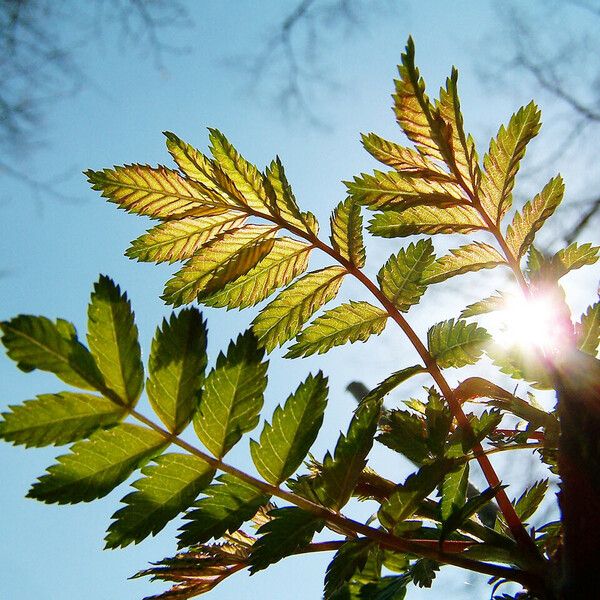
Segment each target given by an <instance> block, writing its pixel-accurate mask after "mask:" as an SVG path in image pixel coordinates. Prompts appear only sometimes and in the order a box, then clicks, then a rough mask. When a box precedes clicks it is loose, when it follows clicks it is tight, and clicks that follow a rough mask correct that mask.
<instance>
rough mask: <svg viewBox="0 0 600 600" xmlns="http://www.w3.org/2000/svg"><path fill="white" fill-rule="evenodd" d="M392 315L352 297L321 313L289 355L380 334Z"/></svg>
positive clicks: (363, 339)
mask: <svg viewBox="0 0 600 600" xmlns="http://www.w3.org/2000/svg"><path fill="white" fill-rule="evenodd" d="M388 316H389V315H388V313H387V312H385V311H384V310H382V309H380V308H377V307H375V306H373V305H372V304H369V303H368V302H354V301H352V300H351V301H350V302H349V303H347V304H342V305H340V306H337V307H336V308H332V309H331V310H328V311H327V312H325V313H324V314H322V315H321V316H320V317H317V318H316V319H315V320H314V322H313V323H311V324H310V325H309V326H308V327H307V328H306V329H304V330H303V331H302V332H301V333H300V335H298V338H297V340H298V341H297V342H296V343H295V344H294V345H293V346H292V347H291V348H290V349H289V350H288V353H287V354H286V355H285V356H286V358H297V357H299V356H309V355H311V354H315V353H317V354H323V353H324V352H327V351H328V350H330V349H331V348H333V347H334V346H340V345H342V344H345V343H346V342H356V341H357V340H360V341H362V342H364V341H366V340H367V339H368V338H369V337H370V336H371V335H373V334H376V335H379V334H380V333H381V332H382V331H383V329H384V327H385V323H386V321H387V318H388Z"/></svg>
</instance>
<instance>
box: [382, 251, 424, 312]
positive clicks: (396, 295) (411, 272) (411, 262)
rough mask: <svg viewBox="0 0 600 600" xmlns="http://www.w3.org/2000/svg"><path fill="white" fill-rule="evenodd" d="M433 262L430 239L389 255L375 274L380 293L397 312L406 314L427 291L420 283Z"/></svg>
mask: <svg viewBox="0 0 600 600" xmlns="http://www.w3.org/2000/svg"><path fill="white" fill-rule="evenodd" d="M434 259H435V256H434V254H433V244H432V243H431V240H429V239H425V240H419V241H418V242H417V243H416V244H410V245H409V246H408V247H407V248H402V249H401V250H400V252H398V254H395V255H393V256H391V257H390V258H389V259H388V261H387V262H386V263H385V264H384V265H383V267H382V268H381V270H380V271H379V273H378V274H377V281H378V282H379V287H380V288H381V291H382V292H383V293H384V294H385V296H386V297H387V298H388V299H389V300H391V301H392V302H393V304H394V306H395V307H396V308H398V309H399V310H400V311H402V312H407V311H408V309H409V308H410V307H411V306H413V305H414V304H418V303H419V300H420V299H421V296H422V295H423V294H424V293H425V290H426V289H427V286H426V285H424V284H423V282H422V280H423V273H424V272H426V271H427V269H428V268H430V267H431V264H432V263H433V261H434Z"/></svg>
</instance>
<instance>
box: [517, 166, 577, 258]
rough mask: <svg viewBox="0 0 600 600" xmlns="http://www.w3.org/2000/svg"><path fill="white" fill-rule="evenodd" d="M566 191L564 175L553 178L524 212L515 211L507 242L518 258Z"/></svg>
mask: <svg viewBox="0 0 600 600" xmlns="http://www.w3.org/2000/svg"><path fill="white" fill-rule="evenodd" d="M564 192H565V184H564V183H563V180H562V177H561V176H560V175H557V176H556V177H554V178H553V179H551V180H550V181H549V182H548V183H547V184H546V186H545V187H544V189H543V190H542V191H541V192H540V193H539V194H537V195H536V196H535V198H534V199H533V200H531V201H529V202H527V203H526V204H525V206H524V207H523V214H521V213H518V212H517V213H515V216H514V217H513V220H512V223H511V224H510V225H509V226H508V228H507V230H506V243H507V244H508V247H509V248H510V249H511V251H512V252H513V253H514V255H515V257H516V258H517V259H519V258H521V257H522V256H523V255H524V254H525V252H527V249H528V248H529V246H531V244H532V243H533V239H534V238H535V234H536V233H537V232H538V230H539V229H540V228H541V227H542V225H543V224H544V222H545V221H546V220H547V219H548V218H549V217H550V216H551V215H552V213H554V211H555V210H556V209H557V207H558V205H559V204H560V202H561V200H562V197H563V194H564Z"/></svg>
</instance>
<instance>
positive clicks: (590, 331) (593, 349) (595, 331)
mask: <svg viewBox="0 0 600 600" xmlns="http://www.w3.org/2000/svg"><path fill="white" fill-rule="evenodd" d="M576 332H577V346H578V348H579V349H580V350H581V351H582V352H585V353H586V354H591V355H592V356H596V354H597V352H598V344H599V343H600V303H599V302H596V303H595V304H592V306H590V307H588V309H587V311H586V312H585V313H584V314H583V315H582V316H581V323H580V324H579V325H577V327H576Z"/></svg>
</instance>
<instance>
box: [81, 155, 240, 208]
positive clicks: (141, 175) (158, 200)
mask: <svg viewBox="0 0 600 600" xmlns="http://www.w3.org/2000/svg"><path fill="white" fill-rule="evenodd" d="M85 174H86V176H87V178H88V181H89V182H90V183H91V184H92V189H94V190H96V191H99V192H102V196H104V197H105V198H108V199H109V200H110V201H111V202H114V203H115V204H118V205H119V207H120V208H123V209H125V210H126V211H128V212H133V213H137V214H140V215H145V216H147V217H152V218H154V219H172V218H175V217H178V218H181V217H203V216H208V215H217V214H220V213H222V212H225V210H227V208H229V207H228V206H227V203H226V201H225V200H224V199H223V200H218V199H215V197H214V196H210V197H209V196H207V194H206V191H205V190H204V189H203V188H202V187H201V186H200V185H198V184H196V183H194V182H193V181H190V180H188V179H184V178H183V177H181V175H179V173H178V172H177V171H173V170H171V169H167V168H166V167H156V168H153V167H149V166H147V165H125V166H123V167H115V168H114V169H104V170H103V171H91V170H90V171H86V173H85Z"/></svg>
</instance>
